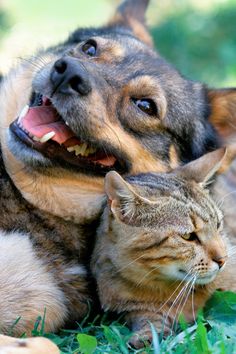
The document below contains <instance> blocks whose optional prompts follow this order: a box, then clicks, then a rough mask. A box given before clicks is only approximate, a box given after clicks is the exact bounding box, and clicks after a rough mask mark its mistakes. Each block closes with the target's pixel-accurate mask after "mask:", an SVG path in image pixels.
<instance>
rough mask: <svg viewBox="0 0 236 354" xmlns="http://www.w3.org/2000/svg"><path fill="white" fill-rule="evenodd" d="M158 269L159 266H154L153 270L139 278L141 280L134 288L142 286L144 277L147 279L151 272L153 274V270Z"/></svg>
mask: <svg viewBox="0 0 236 354" xmlns="http://www.w3.org/2000/svg"><path fill="white" fill-rule="evenodd" d="M160 267H161V265H159V266H156V267H155V268H153V269H151V270H150V271H148V272H147V273H146V274H145V275H144V276H143V277H142V278H141V280H140V281H139V282H138V283H137V284H136V286H137V287H139V286H140V285H142V282H143V280H144V279H146V277H147V276H148V275H150V274H151V273H152V272H154V271H155V270H157V269H159V268H160Z"/></svg>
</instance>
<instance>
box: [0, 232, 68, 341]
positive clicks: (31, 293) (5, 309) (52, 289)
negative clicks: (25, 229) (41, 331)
mask: <svg viewBox="0 0 236 354" xmlns="http://www.w3.org/2000/svg"><path fill="white" fill-rule="evenodd" d="M0 270H1V272H0V314H1V316H0V331H1V332H7V331H8V330H9V329H10V327H11V326H12V324H13V323H14V322H15V321H16V319H17V318H19V317H21V319H20V321H19V322H18V323H17V325H16V327H15V330H14V333H17V334H22V333H23V332H25V331H26V332H27V333H28V334H31V330H32V328H33V325H34V323H35V320H36V319H37V317H38V316H39V315H40V316H43V315H44V311H45V309H46V322H45V330H46V331H53V330H55V329H56V328H58V326H61V325H63V323H64V320H65V318H66V315H67V310H66V306H65V303H66V300H65V297H64V294H63V292H62V290H61V289H60V288H59V287H58V286H57V283H56V280H55V279H54V278H53V275H52V274H50V273H49V271H48V269H47V267H46V265H45V264H44V263H43V261H42V260H40V259H39V258H38V257H37V256H36V254H35V251H34V249H33V246H32V244H31V242H30V240H29V238H28V236H27V235H23V234H20V233H16V232H12V233H4V232H0Z"/></svg>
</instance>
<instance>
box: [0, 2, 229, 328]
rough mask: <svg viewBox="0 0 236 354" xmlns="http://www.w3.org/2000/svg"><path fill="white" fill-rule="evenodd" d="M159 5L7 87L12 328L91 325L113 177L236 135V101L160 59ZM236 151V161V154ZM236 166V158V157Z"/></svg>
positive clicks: (157, 167)
mask: <svg viewBox="0 0 236 354" xmlns="http://www.w3.org/2000/svg"><path fill="white" fill-rule="evenodd" d="M147 4H148V1H147V0H127V1H125V2H124V3H123V4H122V5H121V6H120V7H119V8H118V10H117V12H116V14H115V16H114V17H113V18H112V19H111V21H110V22H109V24H108V25H107V26H105V27H103V28H90V29H79V30H77V31H76V32H74V33H73V34H72V35H71V36H70V37H69V39H68V40H67V41H65V42H64V43H62V44H61V45H59V46H57V47H54V48H50V49H48V50H46V51H45V52H40V53H39V54H38V55H37V56H36V57H33V58H31V59H28V60H26V61H24V60H23V61H22V62H21V63H20V64H19V66H18V67H17V68H15V69H13V70H12V71H11V72H10V73H9V75H8V76H7V77H6V78H5V79H4V81H3V84H2V86H1V96H0V107H1V150H2V162H1V171H0V172H1V179H0V184H1V198H0V201H1V212H2V215H1V221H0V227H1V230H2V233H1V235H0V267H1V274H0V313H1V319H0V328H1V329H2V331H4V332H7V331H8V329H9V328H10V327H11V325H12V323H13V322H14V321H15V320H16V319H17V318H18V317H20V318H21V319H20V321H18V322H17V324H16V325H15V327H14V330H15V333H16V334H21V333H22V332H24V331H26V332H27V333H28V334H30V333H31V329H32V327H33V323H34V321H35V319H36V318H37V316H38V314H41V315H42V314H43V312H44V309H45V308H46V320H45V329H46V330H47V331H49V330H51V331H52V330H57V329H58V328H59V327H60V326H62V325H64V324H65V323H67V322H68V321H69V320H70V321H75V320H76V319H79V318H80V317H83V316H84V315H85V314H86V312H87V302H88V301H89V300H90V299H91V295H90V293H89V290H88V286H87V284H88V277H87V270H86V267H84V264H86V262H87V260H88V257H89V255H90V253H91V249H92V239H93V235H94V231H95V228H96V222H97V220H98V217H99V215H100V212H101V209H102V204H103V201H104V192H103V177H104V175H105V174H106V172H108V171H110V170H116V171H118V172H120V173H122V174H123V175H126V174H135V173H139V172H147V171H159V172H162V171H168V170H169V169H170V168H171V167H173V166H176V165H178V164H180V163H185V162H187V161H190V160H193V159H195V158H197V157H199V156H201V155H202V154H204V153H205V152H207V151H210V150H213V149H215V148H216V147H217V146H219V145H223V144H228V143H230V142H231V141H232V139H233V138H234V136H235V134H234V133H235V124H236V109H235V102H236V90H235V89H228V90H227V89H225V90H211V89H208V88H207V87H206V86H204V85H203V84H201V83H199V82H192V81H189V80H186V79H185V78H183V77H182V76H181V75H180V74H179V73H178V72H177V71H176V70H175V69H174V68H173V67H172V66H171V65H169V64H168V63H167V62H166V61H165V60H164V59H163V58H161V57H160V56H159V55H158V54H157V52H156V51H155V50H154V49H153V48H152V40H151V38H150V36H149V33H148V31H147V28H146V26H145V23H144V14H145V10H146V7H147ZM232 151H233V150H232ZM232 157H233V153H232Z"/></svg>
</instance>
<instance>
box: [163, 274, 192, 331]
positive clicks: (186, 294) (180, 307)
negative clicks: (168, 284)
mask: <svg viewBox="0 0 236 354" xmlns="http://www.w3.org/2000/svg"><path fill="white" fill-rule="evenodd" d="M195 280H196V275H195V274H194V275H193V276H192V277H191V279H190V280H189V281H188V282H187V284H186V287H185V288H184V291H182V292H181V295H180V296H178V297H177V298H178V300H179V301H176V303H175V304H174V303H173V304H172V306H171V307H172V308H173V307H174V306H175V305H176V304H177V303H178V302H179V303H178V305H177V307H176V311H175V315H174V317H173V319H172V327H171V332H172V331H173V330H174V326H175V321H176V318H177V316H178V315H179V314H180V313H181V312H182V311H183V309H184V306H185V304H186V302H187V300H188V298H189V295H190V293H191V289H192V286H193V284H194V283H195ZM169 311H171V308H170V309H169Z"/></svg>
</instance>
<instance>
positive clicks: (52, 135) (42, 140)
mask: <svg viewBox="0 0 236 354" xmlns="http://www.w3.org/2000/svg"><path fill="white" fill-rule="evenodd" d="M55 134H56V133H55V132H49V133H47V134H44V136H42V138H40V139H39V141H40V143H46V142H47V141H48V140H50V139H52V138H53V137H54V135H55Z"/></svg>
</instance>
